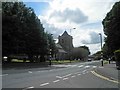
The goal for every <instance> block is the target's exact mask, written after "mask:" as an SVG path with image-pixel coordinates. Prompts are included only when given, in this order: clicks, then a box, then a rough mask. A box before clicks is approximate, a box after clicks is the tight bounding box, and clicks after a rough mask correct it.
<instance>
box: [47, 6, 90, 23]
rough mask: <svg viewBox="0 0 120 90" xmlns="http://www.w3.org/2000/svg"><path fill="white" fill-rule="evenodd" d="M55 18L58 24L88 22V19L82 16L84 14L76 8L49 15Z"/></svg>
mask: <svg viewBox="0 0 120 90" xmlns="http://www.w3.org/2000/svg"><path fill="white" fill-rule="evenodd" d="M49 18H50V19H51V18H56V19H57V21H58V22H59V21H60V22H67V21H69V22H74V23H77V24H79V23H83V22H85V21H87V20H88V17H87V16H85V15H84V13H83V12H82V11H81V10H80V9H79V8H76V9H75V10H72V9H69V8H66V9H65V10H64V11H54V12H53V13H51V15H50V17H49Z"/></svg>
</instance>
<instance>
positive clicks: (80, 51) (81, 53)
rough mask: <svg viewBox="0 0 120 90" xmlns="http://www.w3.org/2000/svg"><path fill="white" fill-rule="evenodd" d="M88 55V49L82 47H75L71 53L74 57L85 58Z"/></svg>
mask: <svg viewBox="0 0 120 90" xmlns="http://www.w3.org/2000/svg"><path fill="white" fill-rule="evenodd" d="M88 55H89V52H88V50H87V49H85V48H80V47H76V48H74V49H73V50H72V52H71V53H70V56H71V57H72V59H81V60H85V59H87V57H88Z"/></svg>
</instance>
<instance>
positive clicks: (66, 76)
mask: <svg viewBox="0 0 120 90" xmlns="http://www.w3.org/2000/svg"><path fill="white" fill-rule="evenodd" d="M70 75H72V74H68V75H65V76H63V77H68V76H70Z"/></svg>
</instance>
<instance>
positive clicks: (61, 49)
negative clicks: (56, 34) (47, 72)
mask: <svg viewBox="0 0 120 90" xmlns="http://www.w3.org/2000/svg"><path fill="white" fill-rule="evenodd" d="M56 47H57V48H58V52H60V53H67V52H66V51H65V50H64V49H63V48H62V46H61V45H60V44H58V43H57V44H56Z"/></svg>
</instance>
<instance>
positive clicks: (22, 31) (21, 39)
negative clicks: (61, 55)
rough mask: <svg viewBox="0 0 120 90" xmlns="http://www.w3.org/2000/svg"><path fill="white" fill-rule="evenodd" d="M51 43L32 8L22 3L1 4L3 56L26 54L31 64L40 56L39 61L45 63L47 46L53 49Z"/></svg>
mask: <svg viewBox="0 0 120 90" xmlns="http://www.w3.org/2000/svg"><path fill="white" fill-rule="evenodd" d="M48 37H49V38H48ZM52 41H53V38H52V37H50V35H49V34H46V33H45V32H44V28H43V25H42V24H41V22H40V20H39V19H38V17H37V16H36V14H35V13H34V10H33V9H32V8H30V7H26V5H25V4H24V3H23V2H3V3H2V46H3V47H2V49H3V50H2V51H3V52H2V55H3V56H10V55H11V54H14V55H16V54H17V55H18V54H27V55H28V57H29V60H30V61H31V62H33V57H34V56H37V57H38V56H40V58H41V59H40V61H45V57H44V56H45V55H48V53H49V44H50V47H51V48H52V49H53V48H54V42H52ZM49 42H50V43H49ZM48 43H49V44H48ZM53 50H54V49H53Z"/></svg>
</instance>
